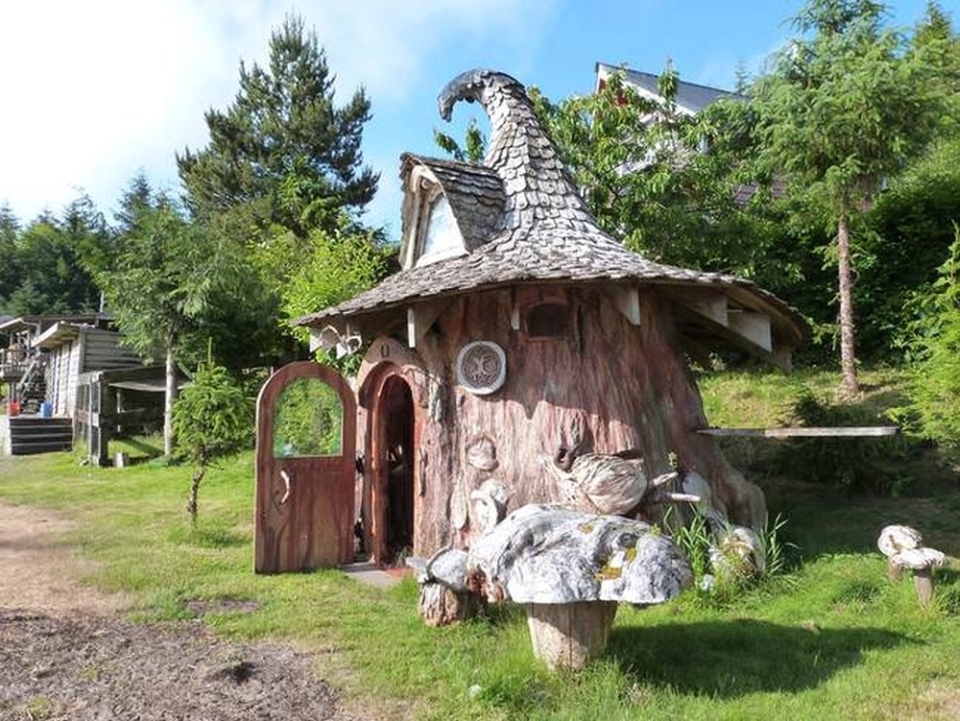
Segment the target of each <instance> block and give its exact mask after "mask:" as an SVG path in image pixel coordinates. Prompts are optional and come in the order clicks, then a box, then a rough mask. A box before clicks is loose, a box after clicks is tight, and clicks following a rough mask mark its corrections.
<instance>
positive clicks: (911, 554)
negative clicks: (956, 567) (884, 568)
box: [890, 547, 947, 606]
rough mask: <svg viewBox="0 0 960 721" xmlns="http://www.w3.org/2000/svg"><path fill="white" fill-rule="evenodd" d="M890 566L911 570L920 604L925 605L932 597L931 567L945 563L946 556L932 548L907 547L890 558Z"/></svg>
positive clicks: (941, 565) (940, 566)
mask: <svg viewBox="0 0 960 721" xmlns="http://www.w3.org/2000/svg"><path fill="white" fill-rule="evenodd" d="M890 565H891V567H896V568H898V569H903V568H909V569H910V570H911V571H913V585H914V587H915V588H916V589H917V598H919V599H920V605H921V606H926V605H927V604H928V603H930V599H932V598H933V569H935V568H942V567H943V566H946V565H947V557H946V555H944V554H943V553H942V552H941V551H937V550H936V549H933V548H923V547H921V548H908V549H906V550H903V551H900V553H898V554H896V555H895V556H893V557H892V558H891V559H890Z"/></svg>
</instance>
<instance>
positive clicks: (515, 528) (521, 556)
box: [467, 505, 692, 669]
mask: <svg viewBox="0 0 960 721" xmlns="http://www.w3.org/2000/svg"><path fill="white" fill-rule="evenodd" d="M467 573H468V584H469V585H470V586H471V588H474V589H475V590H477V591H478V592H480V593H482V594H483V595H485V596H486V598H487V599H489V600H491V601H495V602H496V601H513V602H516V603H522V604H525V605H526V609H527V619H528V625H529V628H530V635H531V640H532V641H533V647H534V654H535V655H536V656H537V657H538V658H540V659H541V660H543V661H545V662H546V663H547V665H548V666H550V667H551V668H557V667H563V668H571V669H578V668H582V667H583V666H584V665H585V664H586V663H587V662H588V661H589V660H590V659H591V658H594V657H596V656H598V655H599V654H600V653H602V652H603V650H604V649H605V648H606V643H607V638H608V636H609V632H610V628H611V626H612V625H613V619H614V616H615V615H616V610H617V603H618V602H626V603H631V604H634V605H637V606H648V605H652V604H657V603H664V602H665V601H669V600H670V599H672V598H674V597H675V596H677V595H679V594H680V593H681V591H682V590H683V589H684V588H685V587H686V586H687V585H688V584H689V583H690V581H691V580H692V572H691V570H690V565H689V563H688V561H687V559H686V557H684V555H683V553H682V552H681V550H680V549H679V547H678V546H677V545H676V544H675V543H674V542H673V541H671V540H670V539H669V538H667V537H665V536H663V535H661V534H660V533H659V532H658V531H657V530H656V529H655V528H654V527H653V526H650V525H649V524H646V523H643V522H642V521H635V520H631V519H628V518H623V517H620V516H609V515H594V514H588V513H582V512H579V511H573V510H569V509H564V508H560V507H557V506H542V505H527V506H523V507H521V508H519V509H517V510H516V511H514V512H513V513H511V514H510V515H508V516H507V517H506V518H505V519H504V520H503V521H502V522H501V523H499V524H497V525H496V526H495V527H494V528H493V529H491V530H490V531H489V532H488V533H486V534H484V535H483V536H482V537H481V538H480V539H478V540H477V541H476V542H475V543H474V545H473V546H472V547H471V548H470V551H469V552H468V557H467Z"/></svg>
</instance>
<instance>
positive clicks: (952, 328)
mask: <svg viewBox="0 0 960 721" xmlns="http://www.w3.org/2000/svg"><path fill="white" fill-rule="evenodd" d="M954 234H955V240H954V242H953V244H952V245H951V246H950V256H949V257H948V258H947V261H946V262H945V263H944V264H943V265H942V266H941V267H940V278H939V279H938V280H937V282H936V283H935V284H934V291H935V292H934V294H933V295H931V296H930V297H929V298H928V303H927V308H928V311H929V312H928V314H927V317H926V321H927V322H926V324H925V328H924V330H925V332H924V333H923V334H922V335H920V336H919V338H918V340H917V342H916V347H917V349H918V350H919V355H920V358H921V360H920V361H919V363H918V371H919V372H918V373H917V375H916V382H915V384H914V389H913V395H914V406H915V408H916V411H917V414H918V416H919V425H920V430H921V432H922V433H923V435H924V436H926V437H928V438H931V439H933V440H935V441H936V442H937V443H938V445H940V446H941V447H943V448H945V449H948V450H951V451H954V452H956V451H957V450H960V410H958V409H960V277H958V276H960V227H958V226H954Z"/></svg>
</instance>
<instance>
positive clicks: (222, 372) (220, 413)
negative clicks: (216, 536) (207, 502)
mask: <svg viewBox="0 0 960 721" xmlns="http://www.w3.org/2000/svg"><path fill="white" fill-rule="evenodd" d="M253 425H254V424H253V409H252V405H251V403H250V401H249V399H248V398H247V397H246V396H245V395H244V393H243V391H242V390H241V388H240V387H239V386H238V385H237V384H236V383H235V382H234V381H233V379H232V378H231V376H230V374H229V373H228V372H227V370H226V369H225V368H223V367H222V366H218V365H216V364H214V363H213V362H212V361H209V360H208V361H207V362H206V363H202V364H201V365H200V367H199V368H198V369H197V372H196V374H195V375H194V377H193V382H192V383H191V384H190V385H189V386H187V387H186V388H184V389H183V392H182V393H181V394H180V396H179V397H178V398H177V402H176V404H175V405H174V408H173V432H174V435H175V436H176V438H177V456H178V458H181V459H183V460H185V461H187V462H189V463H192V464H193V466H194V470H193V477H192V479H191V483H190V499H189V500H188V501H187V511H188V512H189V513H190V523H191V524H192V525H193V526H194V527H196V525H197V496H198V494H199V492H200V482H201V481H202V480H203V477H204V475H205V474H206V472H207V468H208V467H210V466H211V465H212V464H213V463H215V462H216V460H217V459H218V458H222V457H223V456H226V455H229V454H231V453H235V452H237V451H238V450H240V449H242V448H244V447H246V446H249V445H250V443H251V441H252V438H253Z"/></svg>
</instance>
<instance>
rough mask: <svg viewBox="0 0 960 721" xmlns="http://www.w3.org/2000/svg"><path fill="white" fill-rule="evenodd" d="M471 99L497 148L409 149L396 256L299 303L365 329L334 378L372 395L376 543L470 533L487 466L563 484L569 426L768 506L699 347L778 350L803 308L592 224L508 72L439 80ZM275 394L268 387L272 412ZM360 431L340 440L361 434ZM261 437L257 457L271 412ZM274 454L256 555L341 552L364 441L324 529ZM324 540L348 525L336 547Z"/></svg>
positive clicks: (375, 554) (517, 497) (333, 327)
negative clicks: (359, 284) (345, 293)
mask: <svg viewBox="0 0 960 721" xmlns="http://www.w3.org/2000/svg"><path fill="white" fill-rule="evenodd" d="M459 100H467V101H476V102H479V103H480V104H481V105H482V106H483V108H484V109H485V111H486V113H487V115H488V116H489V118H490V124H491V132H490V142H489V148H488V151H487V154H486V158H485V160H484V162H483V163H482V164H468V163H462V162H454V161H452V160H440V159H435V158H428V157H422V156H418V155H412V154H404V155H403V156H402V159H401V178H402V181H403V189H404V201H403V230H402V233H403V237H402V241H401V247H400V258H401V263H402V270H401V271H399V272H398V273H396V274H394V275H392V276H391V277H388V278H387V279H386V280H384V281H383V282H382V283H380V284H379V285H378V286H376V287H375V288H373V289H371V290H369V291H367V292H364V293H361V294H360V295H358V296H356V297H354V298H352V299H350V300H347V301H345V302H343V303H340V304H339V305H337V306H335V307H331V308H326V309H323V310H320V311H319V312H317V313H314V314H312V315H309V316H306V317H304V318H301V319H299V320H298V321H297V322H298V323H299V324H301V325H304V326H309V327H310V329H311V334H312V337H313V338H314V339H315V346H317V347H319V346H323V347H325V348H331V347H334V346H336V347H338V348H339V349H340V351H341V352H350V351H353V350H355V349H356V348H357V347H359V346H360V344H361V340H360V339H362V343H363V344H364V347H365V348H366V351H365V353H364V355H363V361H362V365H361V367H360V370H359V373H358V375H357V377H356V379H355V381H354V382H353V384H352V390H350V389H348V390H343V389H342V388H341V390H340V391H339V393H340V398H341V400H342V401H343V402H344V403H346V404H350V403H352V402H353V398H354V397H355V399H356V402H357V404H358V409H357V410H358V411H359V412H357V413H356V414H355V418H356V423H357V437H358V438H359V439H360V440H359V446H360V455H361V457H362V463H358V464H357V468H359V469H360V470H361V471H362V492H361V493H360V494H359V495H358V498H359V501H358V502H359V503H360V506H361V508H360V516H361V518H362V522H363V534H364V541H365V545H366V548H367V549H368V550H369V552H370V553H371V555H372V559H373V560H374V561H375V562H378V563H388V562H390V561H391V560H392V559H395V558H396V557H397V556H398V554H403V553H413V554H416V555H419V556H426V555H430V554H431V553H433V552H434V551H436V550H437V549H438V548H440V547H442V546H445V545H454V546H461V547H462V546H465V545H469V542H470V538H471V535H472V534H475V533H477V529H478V528H479V527H480V523H479V521H478V519H477V518H475V517H474V515H475V513H476V511H475V510H473V509H472V508H471V502H470V500H471V493H473V492H474V491H475V490H476V489H478V488H479V487H480V486H481V484H483V483H484V481H487V480H488V479H496V480H497V481H498V482H499V483H500V484H501V485H502V486H503V487H504V488H505V489H506V490H507V491H508V493H509V494H510V500H509V505H510V506H511V507H518V506H521V505H523V504H525V503H531V502H540V503H543V502H554V501H559V500H561V499H560V495H559V491H558V488H557V484H556V480H555V477H554V475H553V474H551V473H550V472H549V470H548V469H547V468H545V459H547V460H548V461H549V459H552V458H553V457H554V455H555V453H556V451H557V449H558V446H559V445H561V444H567V445H569V444H572V443H579V445H580V448H581V449H583V450H588V451H593V452H600V453H612V452H617V451H622V450H624V449H637V450H639V451H640V453H641V455H642V457H643V459H644V464H645V465H644V470H645V472H646V473H647V474H648V476H650V477H652V476H654V475H657V474H660V473H663V472H666V471H669V470H670V468H671V464H672V463H679V464H680V465H681V466H682V467H683V468H685V469H688V470H694V471H696V472H697V473H699V474H700V475H701V476H702V477H703V478H704V479H706V481H707V482H708V484H709V485H710V487H711V492H712V494H711V496H712V497H711V502H712V503H713V505H714V506H716V507H717V508H718V510H719V511H721V512H722V513H723V514H725V515H726V516H727V517H728V518H729V519H730V520H731V521H733V522H735V523H738V524H742V525H747V526H752V527H754V528H757V527H759V526H762V525H763V524H764V522H765V520H766V505H765V501H764V497H763V493H762V492H761V491H760V489H759V488H758V487H756V486H755V485H753V484H752V483H750V482H748V481H747V480H746V479H745V478H744V477H743V476H742V475H741V473H739V472H738V471H737V470H736V469H734V468H733V467H732V466H731V465H730V464H729V463H728V462H727V460H726V459H725V458H724V456H723V454H722V453H721V451H720V450H719V449H718V447H717V446H716V443H715V441H714V439H712V438H710V437H707V436H705V435H703V434H700V433H698V430H701V429H704V428H706V427H707V425H708V423H707V419H706V418H705V416H704V412H703V407H702V403H701V398H700V394H699V391H698V389H697V385H696V382H695V379H694V377H693V375H692V373H691V371H690V368H689V365H688V362H687V358H688V356H692V357H703V356H705V355H707V354H709V353H710V352H711V351H712V350H714V349H716V348H717V346H718V345H719V344H726V345H733V346H734V347H737V348H740V349H746V350H748V351H750V352H751V353H754V354H756V355H758V356H760V357H762V358H764V359H766V360H767V361H769V362H771V363H773V364H774V365H776V366H779V367H782V368H786V367H788V366H789V363H790V354H791V351H792V349H793V348H794V347H796V345H797V344H798V343H799V342H800V341H801V340H802V337H803V333H804V326H803V321H802V319H801V318H800V317H799V315H798V314H797V313H796V312H795V311H794V310H792V309H791V308H790V307H789V306H788V305H787V304H785V303H784V302H783V301H781V300H779V299H778V298H776V297H775V296H773V295H771V294H770V293H768V292H765V291H763V290H761V289H760V288H758V287H757V286H756V285H754V284H753V283H751V282H749V281H746V280H743V279H740V278H736V277H733V276H730V275H723V274H718V273H707V272H700V271H695V270H687V269H683V268H677V267H671V266H666V265H661V264H658V263H655V262H651V261H649V260H647V259H645V258H643V257H642V256H640V255H638V254H636V253H633V252H631V251H629V250H628V249H626V248H625V247H624V246H623V245H622V244H621V243H620V242H619V241H617V240H616V239H615V238H612V237H610V236H609V235H607V234H606V233H604V232H603V231H602V230H600V228H599V227H598V226H597V224H596V222H595V220H594V219H593V217H592V216H591V214H590V211H589V210H588V209H587V206H586V204H585V202H584V201H583V200H582V199H581V197H580V196H579V194H578V192H577V190H576V188H575V187H574V186H573V184H572V183H571V181H570V179H569V177H568V174H567V172H566V171H565V168H564V166H563V164H562V163H561V161H560V158H559V157H558V154H557V150H556V148H555V147H554V146H553V144H552V143H551V141H550V140H549V139H548V137H547V135H546V134H545V133H544V131H543V129H542V127H541V125H540V124H539V122H538V120H537V118H536V116H535V114H534V111H533V108H532V106H531V103H530V101H529V99H528V97H527V95H526V93H525V90H524V87H523V85H521V84H520V83H519V82H518V81H516V80H515V79H514V78H512V77H510V76H508V75H505V74H503V73H499V72H494V71H489V70H480V71H471V72H467V73H464V74H462V75H460V76H459V77H457V78H455V79H454V80H453V81H451V82H450V83H449V84H448V85H447V87H446V88H445V89H444V90H443V92H442V94H441V95H440V98H439V103H440V113H441V115H442V116H443V117H444V118H447V119H449V117H450V114H451V111H452V108H453V106H454V104H455V103H456V102H457V101H459ZM309 372H310V373H314V371H309ZM268 385H269V382H268ZM268 396H269V398H267V400H265V398H266V397H268ZM275 397H276V396H275V394H270V393H267V389H266V387H265V390H264V393H262V396H261V405H260V409H259V412H260V414H261V416H263V417H267V416H269V415H270V414H271V413H272V411H271V408H270V405H269V403H271V402H273V400H271V399H274V398H275ZM351 412H352V411H351ZM345 417H347V415H345ZM351 417H353V416H351ZM258 433H260V431H258ZM351 433H352V429H349V428H345V429H344V436H345V438H346V436H348V435H350V436H351V437H350V438H348V439H347V441H348V442H347V443H345V444H342V445H341V446H340V452H344V453H346V452H350V451H352V443H353V437H352V435H351ZM259 443H260V447H261V451H259V452H258V457H259V456H262V455H263V449H266V448H267V447H268V446H270V445H271V440H270V438H269V431H267V430H264V431H263V432H262V433H261V438H260V440H259ZM274 447H276V444H274ZM274 455H276V454H274ZM347 460H348V461H349V468H348V467H347V462H346V461H347ZM271 463H272V464H273V465H270V464H271ZM281 465H282V459H279V460H278V459H277V458H273V459H272V460H270V462H269V463H266V462H264V461H262V460H258V479H257V486H258V491H257V494H258V496H257V498H258V519H257V526H258V530H257V545H258V551H257V567H258V568H257V570H260V571H277V570H293V569H294V568H299V567H309V566H313V565H322V563H323V562H330V563H337V562H344V561H346V560H349V559H350V558H351V557H352V543H351V545H350V547H349V548H348V547H347V546H346V544H347V543H349V542H351V541H352V539H351V538H349V535H346V536H345V535H344V532H343V525H344V524H349V526H352V522H353V517H352V516H349V517H347V516H348V515H349V511H348V510H347V507H348V505H350V506H352V504H350V500H352V499H348V498H347V495H346V494H347V489H352V487H353V486H352V483H353V479H354V475H353V474H354V463H353V458H349V459H346V460H345V461H344V463H343V464H341V466H340V470H338V471H337V473H340V474H341V475H340V476H339V478H340V479H341V480H339V481H336V483H337V484H340V485H339V486H337V487H338V488H340V489H341V490H339V491H334V490H330V491H329V493H330V495H331V496H334V495H336V496H337V497H339V498H341V499H342V500H341V501H338V503H339V504H340V511H339V512H338V514H334V516H335V517H336V518H339V520H337V521H331V523H335V524H337V525H338V526H339V528H338V530H337V531H336V532H335V533H327V534H326V535H325V536H324V535H323V533H324V532H322V531H316V530H314V529H312V528H311V527H310V524H311V523H314V521H313V520H312V518H311V515H310V514H309V513H308V514H306V515H304V514H302V513H300V514H299V515H298V512H297V510H296V509H295V508H287V509H284V508H283V505H284V504H281V503H278V499H279V498H284V499H286V503H288V504H289V503H290V500H291V499H293V500H294V501H295V498H294V496H295V495H296V493H297V486H298V483H297V481H296V480H293V481H292V482H291V481H289V480H285V481H281V480H280V478H281V476H280V471H281V470H283V469H282V468H280V469H279V470H278V467H279V466H281ZM287 468H288V470H287V471H285V472H286V474H287V477H288V479H289V478H290V476H291V473H292V471H291V470H290V467H287ZM314 483H319V481H314V480H309V479H306V478H304V479H303V481H302V482H301V483H300V484H299V485H300V486H304V485H307V484H314ZM316 488H319V486H317V487H316ZM316 488H315V489H314V492H316ZM331 488H332V487H331ZM291 489H292V490H291ZM303 492H304V493H305V492H306V491H303ZM351 492H352V491H351ZM291 494H293V495H291ZM294 505H295V503H294ZM334 516H331V518H333V517H334ZM297 519H299V520H297ZM297 523H300V524H301V526H296V524H297ZM325 523H326V521H325ZM291 524H294V525H291ZM316 534H320V535H319V536H316V537H314V536H315V535H316ZM323 538H327V539H334V540H332V541H329V540H328V541H324V540H323ZM284 539H287V540H284ZM324 543H333V544H335V545H336V544H339V545H338V546H337V549H336V550H335V551H334V552H332V553H331V554H330V555H329V556H328V557H326V559H327V560H326V561H324V559H323V558H321V556H323V554H322V553H321V554H319V555H318V553H317V551H316V548H317V546H318V545H320V546H322V545H323V544H324ZM284 544H292V545H293V546H295V548H294V549H293V550H292V551H290V550H289V549H288V550H286V551H284V550H278V549H280V547H282V546H283V545H284ZM281 559H285V560H281Z"/></svg>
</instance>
